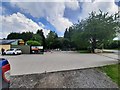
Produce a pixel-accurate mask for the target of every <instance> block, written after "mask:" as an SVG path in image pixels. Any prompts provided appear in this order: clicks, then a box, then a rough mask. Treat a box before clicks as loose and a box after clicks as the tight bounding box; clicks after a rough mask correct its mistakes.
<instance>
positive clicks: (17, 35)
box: [7, 32, 33, 41]
mask: <svg viewBox="0 0 120 90" xmlns="http://www.w3.org/2000/svg"><path fill="white" fill-rule="evenodd" d="M32 37H33V33H32V32H22V33H14V32H12V33H10V34H9V35H8V36H7V39H23V40H24V41H28V40H30V39H31V38H32Z"/></svg>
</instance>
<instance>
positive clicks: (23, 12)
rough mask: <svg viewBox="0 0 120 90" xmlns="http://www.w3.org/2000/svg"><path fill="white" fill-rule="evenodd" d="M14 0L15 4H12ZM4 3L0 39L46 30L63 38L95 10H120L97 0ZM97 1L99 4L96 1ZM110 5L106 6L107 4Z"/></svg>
mask: <svg viewBox="0 0 120 90" xmlns="http://www.w3.org/2000/svg"><path fill="white" fill-rule="evenodd" d="M13 1H14V2H13ZM13 1H12V0H9V2H2V5H0V10H1V12H2V14H0V17H2V19H1V20H2V23H1V27H0V28H2V29H1V30H2V31H1V32H0V35H1V36H0V38H1V37H2V38H3V37H4V38H6V36H7V35H8V34H9V33H10V32H23V31H25V32H26V31H31V32H34V33H35V32H36V31H37V29H43V31H44V35H45V36H46V35H47V34H48V33H49V31H50V30H52V31H55V32H56V33H57V34H58V35H59V36H63V35H64V31H65V29H66V28H68V27H70V26H71V25H73V24H74V23H77V22H78V20H79V21H80V20H81V19H85V18H87V17H88V15H89V13H90V12H92V11H96V12H98V11H99V9H101V10H102V11H104V12H109V13H110V14H114V13H115V12H117V11H118V7H117V5H115V3H114V0H109V2H103V1H104V0H94V2H79V1H78V0H73V2H71V0H68V2H65V1H64V0H63V1H62V2H39V1H37V2H16V1H15V0H13ZM96 1H97V2H96ZM106 4H107V5H106Z"/></svg>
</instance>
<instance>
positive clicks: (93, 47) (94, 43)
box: [92, 38, 96, 53]
mask: <svg viewBox="0 0 120 90" xmlns="http://www.w3.org/2000/svg"><path fill="white" fill-rule="evenodd" d="M92 40H93V42H92V53H95V49H96V39H95V38H93V39H92Z"/></svg>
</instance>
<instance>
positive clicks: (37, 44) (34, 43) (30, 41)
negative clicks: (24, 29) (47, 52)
mask: <svg viewBox="0 0 120 90" xmlns="http://www.w3.org/2000/svg"><path fill="white" fill-rule="evenodd" d="M26 43H27V45H30V46H40V45H41V43H39V42H38V41H32V40H29V41H27V42H26Z"/></svg>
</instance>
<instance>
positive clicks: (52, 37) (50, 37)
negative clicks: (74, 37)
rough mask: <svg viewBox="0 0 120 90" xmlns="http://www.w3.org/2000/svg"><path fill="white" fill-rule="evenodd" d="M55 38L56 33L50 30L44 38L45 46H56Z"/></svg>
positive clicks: (51, 47)
mask: <svg viewBox="0 0 120 90" xmlns="http://www.w3.org/2000/svg"><path fill="white" fill-rule="evenodd" d="M57 38H58V35H57V34H56V33H55V32H53V31H50V32H49V33H48V35H47V38H46V43H47V48H49V49H55V48H57Z"/></svg>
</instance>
